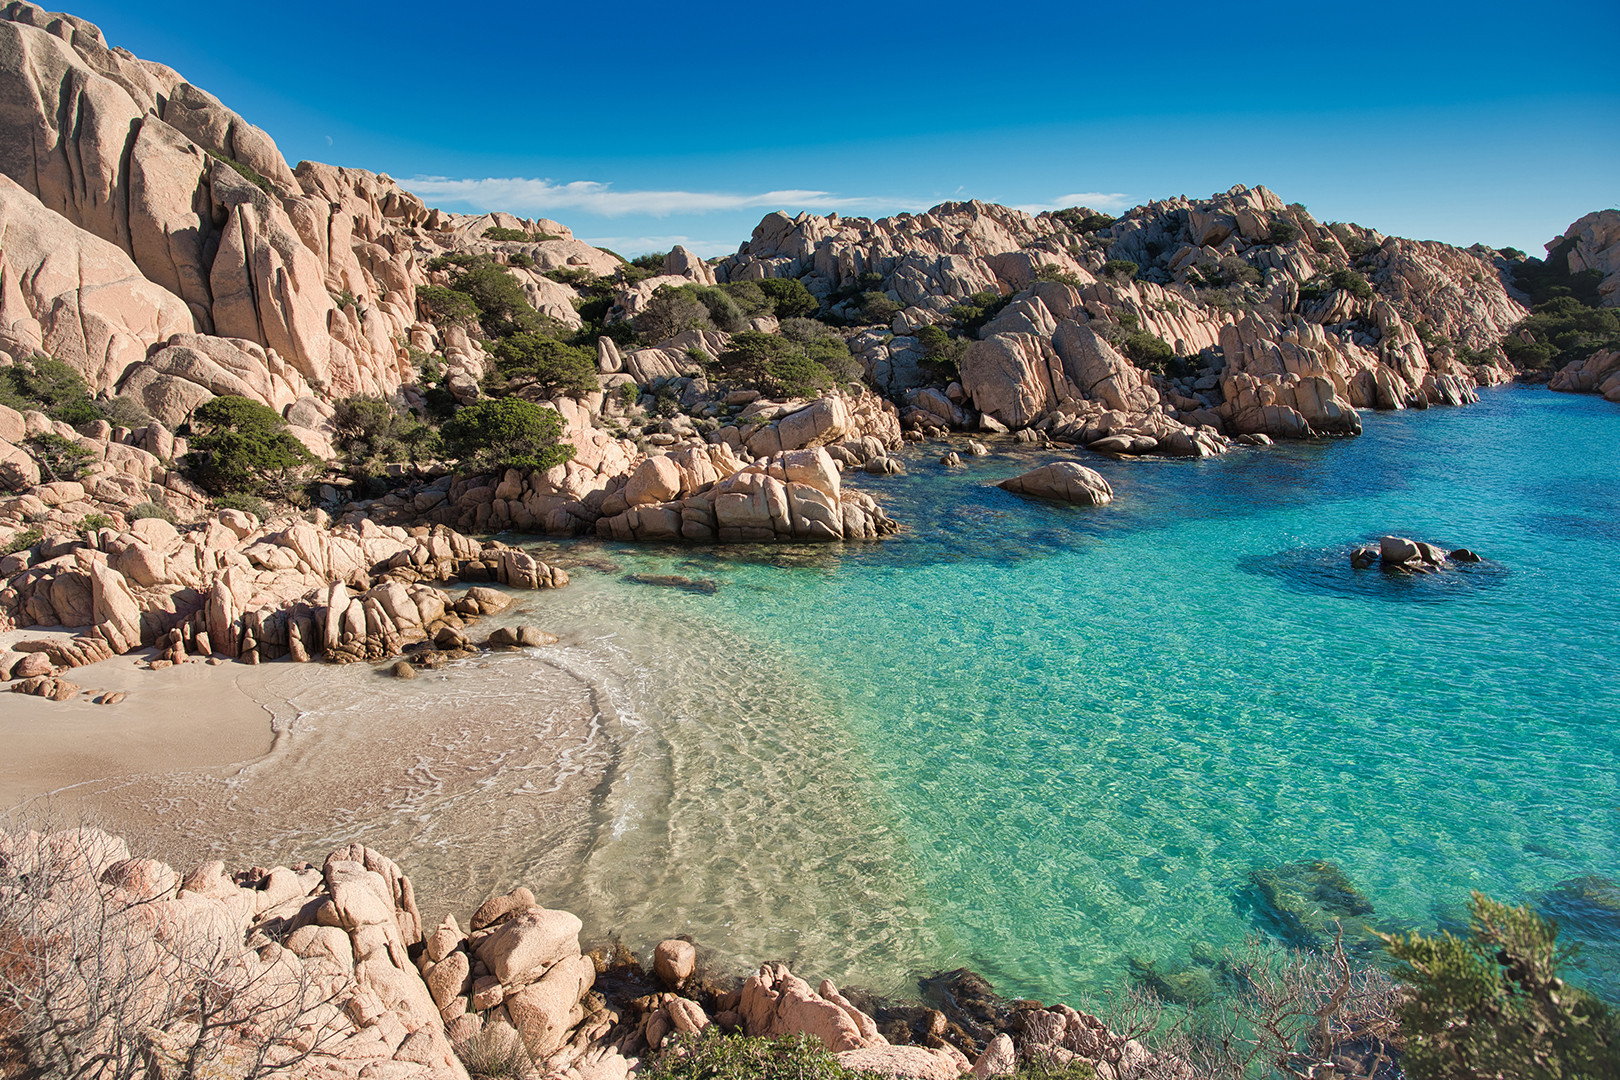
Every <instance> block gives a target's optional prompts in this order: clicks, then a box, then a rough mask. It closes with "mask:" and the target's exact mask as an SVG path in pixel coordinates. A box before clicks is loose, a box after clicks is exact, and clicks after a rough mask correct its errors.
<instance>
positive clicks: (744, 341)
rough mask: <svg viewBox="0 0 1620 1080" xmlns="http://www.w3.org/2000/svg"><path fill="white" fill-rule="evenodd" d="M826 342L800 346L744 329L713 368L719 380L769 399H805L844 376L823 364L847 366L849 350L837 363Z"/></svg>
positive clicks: (845, 372) (787, 340) (784, 338)
mask: <svg viewBox="0 0 1620 1080" xmlns="http://www.w3.org/2000/svg"><path fill="white" fill-rule="evenodd" d="M833 340H836V339H833ZM825 341H826V339H816V340H812V341H811V342H809V343H803V344H801V343H800V342H797V341H794V340H793V339H791V338H789V337H785V336H781V335H776V334H762V333H760V332H758V331H756V330H745V331H743V332H742V333H740V334H737V335H736V336H735V337H733V338H732V339H731V347H730V348H729V349H727V350H726V351H725V352H722V353H721V354H720V355H719V356H717V357H716V358H715V360H714V364H713V366H712V369H713V370H714V371H715V372H716V373H717V374H718V375H719V376H720V377H722V378H725V379H728V380H730V381H732V382H737V383H741V384H743V385H745V386H750V387H753V388H755V389H758V390H760V391H762V392H763V393H766V394H770V395H772V396H779V395H784V394H786V395H790V396H793V397H804V396H808V395H810V394H812V393H814V392H815V391H817V390H821V389H825V388H827V387H829V386H831V385H833V383H834V382H836V381H838V380H839V379H840V378H842V377H844V376H845V375H847V371H846V370H834V369H832V368H829V367H828V365H827V363H824V362H823V361H824V360H828V361H831V362H832V363H833V364H835V365H840V366H842V365H849V364H851V361H850V360H849V349H848V348H847V347H845V348H844V349H843V356H842V358H841V360H840V357H839V356H838V354H837V350H836V349H834V348H833V347H831V346H829V345H826V344H825ZM838 344H839V345H840V346H842V345H843V342H841V341H840V342H838ZM812 352H815V353H816V354H817V355H812Z"/></svg>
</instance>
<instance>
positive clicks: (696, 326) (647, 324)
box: [633, 285, 715, 345]
mask: <svg viewBox="0 0 1620 1080" xmlns="http://www.w3.org/2000/svg"><path fill="white" fill-rule="evenodd" d="M633 325H634V326H635V330H636V336H637V337H639V338H641V340H643V341H645V342H647V343H648V344H650V345H656V344H658V343H659V342H660V341H668V340H669V339H670V338H672V337H674V336H675V335H676V334H679V333H683V332H685V331H687V330H713V329H714V328H715V326H714V323H713V322H712V321H711V320H710V319H709V309H708V308H707V307H706V306H704V305H703V304H702V303H701V302H699V301H698V300H697V298H695V297H694V296H692V294H691V293H690V292H688V291H687V290H686V289H684V288H678V287H675V286H670V285H664V286H661V287H660V288H659V289H658V291H657V292H655V293H653V295H652V299H651V300H649V301H648V303H647V307H646V309H645V310H643V311H642V312H641V314H639V315H637V316H636V317H635V319H634V320H633Z"/></svg>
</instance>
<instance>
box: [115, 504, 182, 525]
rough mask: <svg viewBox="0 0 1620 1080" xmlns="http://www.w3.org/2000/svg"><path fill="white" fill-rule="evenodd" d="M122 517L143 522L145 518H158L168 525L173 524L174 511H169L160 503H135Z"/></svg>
mask: <svg viewBox="0 0 1620 1080" xmlns="http://www.w3.org/2000/svg"><path fill="white" fill-rule="evenodd" d="M124 516H125V517H127V518H129V520H130V521H144V520H145V519H147V518H159V519H161V520H163V521H167V522H168V523H169V524H170V525H173V524H174V511H173V510H170V509H169V508H168V507H167V506H164V505H163V504H162V503H155V502H143V503H136V504H135V506H134V507H133V508H132V509H131V510H130V512H129V513H128V514H126V515H124Z"/></svg>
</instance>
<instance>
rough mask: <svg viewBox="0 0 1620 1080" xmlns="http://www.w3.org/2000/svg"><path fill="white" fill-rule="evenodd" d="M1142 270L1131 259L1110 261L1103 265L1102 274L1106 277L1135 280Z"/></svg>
mask: <svg viewBox="0 0 1620 1080" xmlns="http://www.w3.org/2000/svg"><path fill="white" fill-rule="evenodd" d="M1140 269H1141V267H1139V266H1137V265H1136V264H1135V263H1133V262H1131V260H1129V259H1109V260H1108V261H1107V262H1105V263H1103V267H1102V272H1103V276H1104V277H1112V278H1133V277H1135V276H1136V272H1137V271H1138V270H1140Z"/></svg>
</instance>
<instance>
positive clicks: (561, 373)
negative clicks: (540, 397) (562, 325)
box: [494, 331, 601, 398]
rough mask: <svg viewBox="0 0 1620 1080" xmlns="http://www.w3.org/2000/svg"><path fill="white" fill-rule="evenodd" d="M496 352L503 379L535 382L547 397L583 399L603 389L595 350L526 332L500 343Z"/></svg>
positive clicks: (497, 367)
mask: <svg viewBox="0 0 1620 1080" xmlns="http://www.w3.org/2000/svg"><path fill="white" fill-rule="evenodd" d="M494 351H495V367H496V370H497V371H498V372H499V373H500V376H501V378H503V379H507V380H511V379H523V380H526V381H532V382H534V383H535V384H537V385H538V386H539V387H540V390H541V392H542V393H543V394H545V396H546V397H556V396H557V395H558V394H567V395H568V396H570V397H575V398H583V397H584V396H585V395H586V394H590V393H594V392H595V391H597V390H599V389H601V387H600V385H599V384H598V383H597V381H596V353H595V351H594V350H591V349H585V348H581V347H579V346H576V345H565V344H563V343H562V342H560V341H558V340H556V339H555V338H550V337H546V336H545V335H544V334H539V333H535V332H533V331H523V332H521V333H516V334H513V335H512V336H511V337H508V338H505V339H503V340H501V341H499V342H497V343H496V345H495V350H494Z"/></svg>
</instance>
